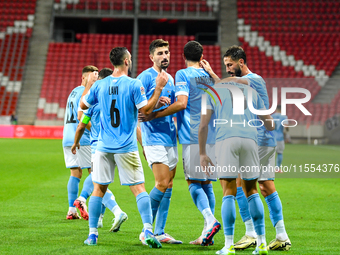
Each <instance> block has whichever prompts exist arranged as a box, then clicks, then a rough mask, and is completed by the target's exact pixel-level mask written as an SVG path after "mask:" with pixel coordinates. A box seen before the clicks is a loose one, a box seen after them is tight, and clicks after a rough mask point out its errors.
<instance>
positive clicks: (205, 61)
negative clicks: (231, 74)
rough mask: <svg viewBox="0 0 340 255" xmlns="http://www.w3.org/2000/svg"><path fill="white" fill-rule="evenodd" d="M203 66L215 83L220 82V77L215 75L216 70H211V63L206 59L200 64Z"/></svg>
mask: <svg viewBox="0 0 340 255" xmlns="http://www.w3.org/2000/svg"><path fill="white" fill-rule="evenodd" d="M200 64H201V66H202V67H203V69H204V70H205V71H206V72H207V73H208V74H209V75H210V76H211V77H212V78H213V79H214V80H215V81H219V80H220V77H218V76H217V74H215V72H214V70H213V69H212V68H211V66H210V64H209V62H208V61H207V60H205V59H203V60H202V61H201V62H200Z"/></svg>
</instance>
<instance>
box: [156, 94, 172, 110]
mask: <svg viewBox="0 0 340 255" xmlns="http://www.w3.org/2000/svg"><path fill="white" fill-rule="evenodd" d="M170 104H171V99H170V98H169V97H164V96H163V97H160V98H159V100H158V102H157V104H156V106H155V109H158V108H161V107H162V106H164V105H170Z"/></svg>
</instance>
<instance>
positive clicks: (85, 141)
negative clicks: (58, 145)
mask: <svg viewBox="0 0 340 255" xmlns="http://www.w3.org/2000/svg"><path fill="white" fill-rule="evenodd" d="M84 90H85V87H84V86H78V87H76V88H75V89H73V90H72V92H71V94H70V95H69V96H68V98H67V103H66V109H65V117H64V130H63V147H66V146H72V145H73V143H74V136H75V134H76V130H77V126H78V123H79V120H78V118H77V116H78V107H79V101H80V98H81V95H82V94H83V92H84ZM79 143H80V145H81V146H87V145H90V131H88V130H85V132H84V134H83V136H82V137H81V139H80V142H79Z"/></svg>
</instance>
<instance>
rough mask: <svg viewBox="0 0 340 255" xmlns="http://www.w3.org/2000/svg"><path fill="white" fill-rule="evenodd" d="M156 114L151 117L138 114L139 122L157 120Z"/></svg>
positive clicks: (153, 113) (151, 114)
mask: <svg viewBox="0 0 340 255" xmlns="http://www.w3.org/2000/svg"><path fill="white" fill-rule="evenodd" d="M155 115H156V113H155V112H152V113H150V114H149V115H145V114H143V113H141V112H139V113H138V121H139V122H146V121H150V120H153V119H154V118H155Z"/></svg>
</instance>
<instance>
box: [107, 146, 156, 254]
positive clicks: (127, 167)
mask: <svg viewBox="0 0 340 255" xmlns="http://www.w3.org/2000/svg"><path fill="white" fill-rule="evenodd" d="M114 159H115V162H116V164H117V168H118V173H119V179H120V182H121V185H127V186H129V187H130V190H131V191H132V193H133V194H134V196H135V197H136V202H137V207H138V211H139V214H140V216H141V218H142V222H143V229H144V231H143V239H144V241H145V243H146V244H147V245H149V247H150V248H161V247H162V245H161V243H160V242H159V241H158V240H157V239H156V237H155V236H154V234H153V231H152V210H151V202H150V197H149V195H148V193H147V192H146V191H145V187H144V173H143V167H142V163H141V161H140V158H139V153H138V151H133V152H129V153H123V154H115V155H114ZM141 241H142V242H143V240H141Z"/></svg>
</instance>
